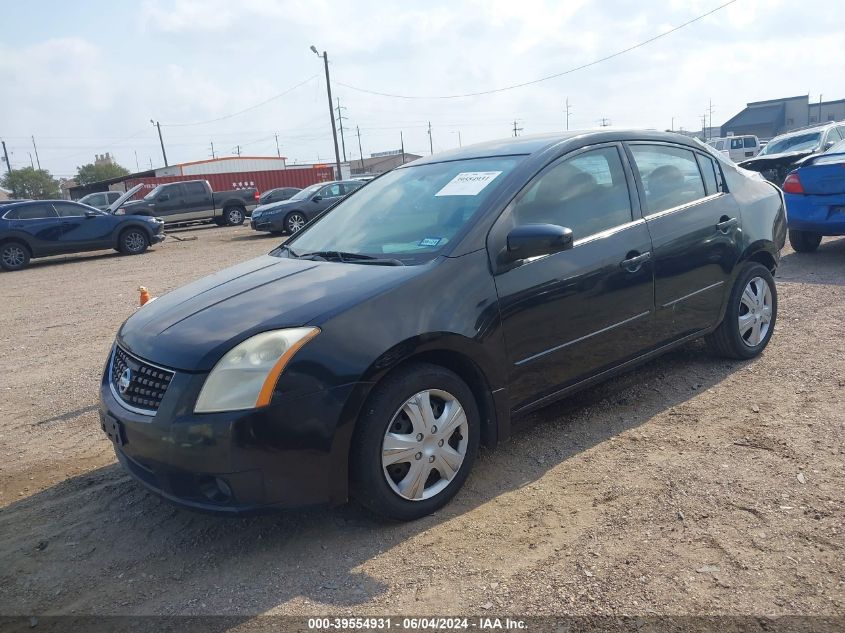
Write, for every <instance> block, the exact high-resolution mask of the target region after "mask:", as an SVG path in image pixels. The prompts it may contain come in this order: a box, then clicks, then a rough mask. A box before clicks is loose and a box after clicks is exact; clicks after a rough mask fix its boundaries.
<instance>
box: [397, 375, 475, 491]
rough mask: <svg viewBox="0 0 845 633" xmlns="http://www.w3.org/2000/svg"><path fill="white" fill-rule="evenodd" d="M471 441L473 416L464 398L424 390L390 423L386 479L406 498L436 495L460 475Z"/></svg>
mask: <svg viewBox="0 0 845 633" xmlns="http://www.w3.org/2000/svg"><path fill="white" fill-rule="evenodd" d="M468 442H469V425H468V422H467V416H466V412H465V411H464V409H463V407H462V406H461V403H460V402H458V399H457V398H455V396H453V395H452V394H450V393H448V392H446V391H441V390H439V389H428V390H425V391H420V392H419V393H416V394H414V395H413V396H411V397H410V398H408V399H407V400H406V401H405V402H404V403H403V404H402V406H401V407H399V410H398V411H397V412H396V413H395V414H394V415H393V419H392V420H391V421H390V424H389V425H388V426H387V431H386V432H385V435H384V440H383V442H382V457H381V461H382V469H383V471H384V476H385V479H386V480H387V483H388V485H389V486H390V487H391V488H392V489H393V491H394V492H395V493H396V494H398V495H399V496H401V497H402V498H404V499H407V500H409V501H420V500H423V499H430V498H431V497H434V496H435V495H437V494H439V493H440V492H442V491H443V490H444V489H445V488H446V487H447V486H448V485H449V482H451V481H452V479H454V477H455V476H456V475H457V474H458V471H459V470H460V468H461V465H462V464H463V462H464V458H465V457H466V452H467V446H468Z"/></svg>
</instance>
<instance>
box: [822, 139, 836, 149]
mask: <svg viewBox="0 0 845 633" xmlns="http://www.w3.org/2000/svg"><path fill="white" fill-rule="evenodd" d="M833 145H834V143H833V141H828V142H827V143H825V144H824V148H823V149H824V151H827V150H829V149H830V148H831V147H833Z"/></svg>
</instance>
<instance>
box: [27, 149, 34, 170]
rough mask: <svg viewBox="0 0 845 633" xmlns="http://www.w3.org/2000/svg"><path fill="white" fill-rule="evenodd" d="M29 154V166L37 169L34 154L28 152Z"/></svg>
mask: <svg viewBox="0 0 845 633" xmlns="http://www.w3.org/2000/svg"><path fill="white" fill-rule="evenodd" d="M27 154H29V164H30V166H31V167H32V168H33V169H35V163H33V162H32V152H27Z"/></svg>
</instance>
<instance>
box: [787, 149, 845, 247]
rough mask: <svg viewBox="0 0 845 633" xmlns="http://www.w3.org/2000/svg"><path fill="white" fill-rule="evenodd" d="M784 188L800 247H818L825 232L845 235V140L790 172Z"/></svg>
mask: <svg viewBox="0 0 845 633" xmlns="http://www.w3.org/2000/svg"><path fill="white" fill-rule="evenodd" d="M783 191H784V198H785V200H786V217H787V226H788V228H789V243H790V244H791V245H792V248H794V249H795V250H796V251H801V252H807V251H814V250H816V249H817V248H818V247H819V244H820V243H821V241H822V237H823V236H825V235H845V141H840V142H839V143H837V144H836V145H834V146H833V147H831V148H830V149H829V150H828V151H827V152H825V153H824V154H820V155H818V156H812V157H810V158H808V159H806V160H805V161H804V162H802V163H801V166H800V167H799V168H798V169H794V170H792V171H791V172H789V174H788V175H787V176H786V180H784V181H783Z"/></svg>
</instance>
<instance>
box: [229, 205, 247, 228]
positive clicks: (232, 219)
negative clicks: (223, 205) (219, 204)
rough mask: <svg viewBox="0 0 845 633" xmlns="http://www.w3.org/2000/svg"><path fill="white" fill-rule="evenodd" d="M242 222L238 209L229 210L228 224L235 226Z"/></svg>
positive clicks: (241, 215) (242, 218)
mask: <svg viewBox="0 0 845 633" xmlns="http://www.w3.org/2000/svg"><path fill="white" fill-rule="evenodd" d="M243 221H244V217H243V214H242V213H241V210H240V209H238V208H234V209H229V224H232V225H235V224H240V223H241V222H243Z"/></svg>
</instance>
